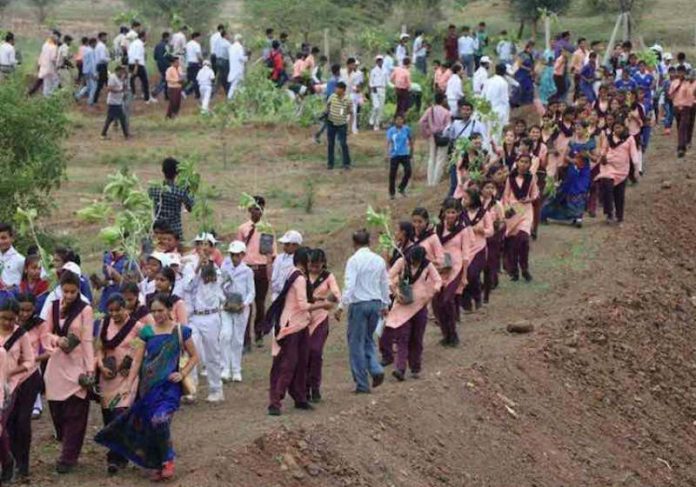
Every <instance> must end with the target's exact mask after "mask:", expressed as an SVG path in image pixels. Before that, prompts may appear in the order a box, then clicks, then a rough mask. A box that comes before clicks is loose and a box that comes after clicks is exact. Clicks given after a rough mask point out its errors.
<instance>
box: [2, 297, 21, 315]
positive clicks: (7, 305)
mask: <svg viewBox="0 0 696 487" xmlns="http://www.w3.org/2000/svg"><path fill="white" fill-rule="evenodd" d="M2 311H10V312H12V313H14V314H19V303H18V302H17V300H16V299H14V298H8V299H5V300H3V301H2V302H0V312H2Z"/></svg>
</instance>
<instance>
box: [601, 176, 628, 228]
mask: <svg viewBox="0 0 696 487" xmlns="http://www.w3.org/2000/svg"><path fill="white" fill-rule="evenodd" d="M597 182H598V183H599V190H600V194H601V197H602V205H603V206H604V214H605V215H606V216H607V217H608V218H613V217H614V212H615V211H616V221H618V222H622V221H623V219H624V202H625V201H626V180H625V179H624V180H623V181H621V183H620V184H614V180H613V179H611V178H602V179H598V180H597Z"/></svg>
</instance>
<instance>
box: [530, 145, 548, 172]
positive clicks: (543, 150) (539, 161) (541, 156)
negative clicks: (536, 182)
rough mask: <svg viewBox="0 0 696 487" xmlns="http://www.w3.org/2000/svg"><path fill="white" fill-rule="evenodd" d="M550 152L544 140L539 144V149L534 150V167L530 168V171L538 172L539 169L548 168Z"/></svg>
mask: <svg viewBox="0 0 696 487" xmlns="http://www.w3.org/2000/svg"><path fill="white" fill-rule="evenodd" d="M548 152H549V150H548V148H547V147H546V144H544V143H543V142H541V143H540V144H539V147H538V150H536V151H532V154H531V155H532V167H531V168H530V169H529V172H531V173H532V174H536V173H537V171H539V169H542V170H544V169H546V165H547V163H546V156H547V155H548Z"/></svg>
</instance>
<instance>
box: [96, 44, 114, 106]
mask: <svg viewBox="0 0 696 487" xmlns="http://www.w3.org/2000/svg"><path fill="white" fill-rule="evenodd" d="M94 61H95V62H96V63H97V89H96V91H95V92H94V99H93V100H92V103H95V104H96V103H98V102H99V94H100V93H101V90H102V88H104V86H106V83H107V82H108V81H109V61H111V56H110V55H109V50H108V49H107V48H106V32H100V33H99V35H98V36H97V45H96V46H95V47H94Z"/></svg>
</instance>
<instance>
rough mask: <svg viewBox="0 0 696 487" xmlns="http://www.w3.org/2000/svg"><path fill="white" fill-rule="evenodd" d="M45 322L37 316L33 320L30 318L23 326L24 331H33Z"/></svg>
mask: <svg viewBox="0 0 696 487" xmlns="http://www.w3.org/2000/svg"><path fill="white" fill-rule="evenodd" d="M43 322H44V320H42V319H41V318H39V317H38V316H37V315H34V316H32V317H31V318H29V319H28V320H27V322H26V323H24V325H22V328H24V331H31V330H33V329H34V328H36V327H37V326H39V325H40V324H41V323H43Z"/></svg>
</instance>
